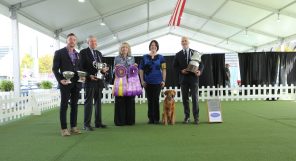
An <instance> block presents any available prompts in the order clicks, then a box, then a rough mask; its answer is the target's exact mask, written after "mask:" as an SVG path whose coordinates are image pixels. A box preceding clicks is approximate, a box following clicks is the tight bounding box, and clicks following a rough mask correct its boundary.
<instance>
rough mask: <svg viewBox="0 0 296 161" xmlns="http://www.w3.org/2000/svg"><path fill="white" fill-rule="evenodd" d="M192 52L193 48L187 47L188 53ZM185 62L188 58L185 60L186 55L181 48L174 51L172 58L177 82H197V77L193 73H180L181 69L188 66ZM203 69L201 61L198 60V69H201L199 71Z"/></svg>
mask: <svg viewBox="0 0 296 161" xmlns="http://www.w3.org/2000/svg"><path fill="white" fill-rule="evenodd" d="M193 52H194V50H192V49H189V53H190V54H191V56H192V54H193ZM187 62H188V63H189V62H190V59H189V60H188V61H187V57H186V55H185V54H184V51H183V50H181V51H179V52H178V53H176V55H175V58H174V68H175V70H176V71H177V72H178V75H179V77H178V78H179V83H180V84H182V83H188V82H192V81H194V82H196V83H198V80H199V79H198V77H196V76H195V74H194V73H189V74H187V75H184V74H181V70H183V69H186V68H187V66H188V63H187ZM203 69H204V65H203V63H202V62H200V64H199V70H200V71H201V73H202V72H203Z"/></svg>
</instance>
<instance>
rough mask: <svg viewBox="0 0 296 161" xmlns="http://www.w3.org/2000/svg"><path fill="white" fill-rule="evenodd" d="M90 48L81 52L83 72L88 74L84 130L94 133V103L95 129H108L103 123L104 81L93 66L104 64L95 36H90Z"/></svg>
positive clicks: (105, 72) (104, 69)
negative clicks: (92, 121)
mask: <svg viewBox="0 0 296 161" xmlns="http://www.w3.org/2000/svg"><path fill="white" fill-rule="evenodd" d="M87 43H88V47H87V48H85V49H82V50H81V51H80V54H79V55H80V57H81V70H82V71H84V72H87V76H86V81H85V91H86V100H85V102H84V130H87V131H93V130H94V129H93V127H92V126H91V117H92V107H93V101H94V106H95V122H94V124H95V127H96V128H106V125H104V124H103V123H102V110H101V98H102V90H103V88H104V79H98V78H96V76H95V75H96V74H97V72H98V69H97V68H95V67H94V66H93V62H100V63H103V62H102V53H101V52H99V51H98V50H96V48H97V39H96V37H94V36H89V37H88V39H87ZM108 70H109V68H108V67H105V68H103V69H102V70H101V71H99V72H101V73H102V74H103V75H106V74H107V71H108Z"/></svg>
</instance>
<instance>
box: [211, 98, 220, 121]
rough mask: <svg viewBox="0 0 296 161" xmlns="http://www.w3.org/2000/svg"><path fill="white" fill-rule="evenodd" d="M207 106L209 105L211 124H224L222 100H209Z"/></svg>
mask: <svg viewBox="0 0 296 161" xmlns="http://www.w3.org/2000/svg"><path fill="white" fill-rule="evenodd" d="M207 104H208V117H209V122H223V121H222V113H221V103H220V100H219V99H209V100H208V102H207Z"/></svg>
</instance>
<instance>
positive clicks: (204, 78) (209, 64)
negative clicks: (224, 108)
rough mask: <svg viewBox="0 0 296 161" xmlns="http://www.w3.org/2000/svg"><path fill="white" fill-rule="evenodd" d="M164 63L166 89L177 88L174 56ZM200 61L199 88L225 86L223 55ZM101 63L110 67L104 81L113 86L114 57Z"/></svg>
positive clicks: (208, 57) (203, 58)
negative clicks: (201, 71) (202, 68)
mask: <svg viewBox="0 0 296 161" xmlns="http://www.w3.org/2000/svg"><path fill="white" fill-rule="evenodd" d="M164 58H165V61H166V64H167V76H166V77H167V78H166V86H167V87H179V83H178V81H179V80H178V77H179V76H178V74H179V72H178V71H176V70H175V69H174V67H173V62H174V56H165V57H164ZM141 59H142V57H141V56H137V57H135V62H136V63H137V64H140V61H141ZM202 61H203V63H204V67H205V68H204V71H203V74H202V75H201V77H200V83H199V85H200V86H217V85H218V86H220V85H225V68H224V66H225V54H206V55H203V56H202ZM103 62H105V63H107V64H108V66H109V67H110V71H109V76H108V77H107V78H106V81H107V82H109V84H113V81H114V75H113V69H114V57H104V58H103Z"/></svg>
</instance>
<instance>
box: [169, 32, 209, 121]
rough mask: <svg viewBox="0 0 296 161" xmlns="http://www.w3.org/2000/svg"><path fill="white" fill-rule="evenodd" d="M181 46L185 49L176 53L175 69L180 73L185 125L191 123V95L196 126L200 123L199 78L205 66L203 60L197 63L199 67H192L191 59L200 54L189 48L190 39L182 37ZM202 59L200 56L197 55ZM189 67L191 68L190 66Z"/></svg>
mask: <svg viewBox="0 0 296 161" xmlns="http://www.w3.org/2000/svg"><path fill="white" fill-rule="evenodd" d="M181 44H182V47H183V49H182V50H181V51H179V52H178V53H176V55H175V59H174V68H175V69H176V70H177V72H178V73H179V83H180V85H181V92H182V101H183V107H184V114H185V118H184V123H186V124H188V123H189V122H190V108H189V93H190V94H191V97H192V112H193V117H194V124H198V123H199V106H198V84H199V76H200V75H201V73H202V71H203V68H204V66H203V64H202V62H201V60H199V62H197V64H198V66H192V65H191V66H190V65H189V64H190V61H191V57H192V56H193V53H195V54H199V53H197V52H195V51H194V50H192V49H190V48H189V39H188V38H187V37H182V40H181ZM195 56H198V57H199V58H200V55H195ZM188 65H189V66H188Z"/></svg>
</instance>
